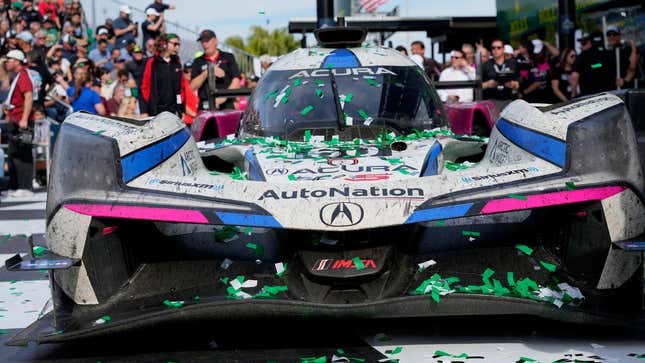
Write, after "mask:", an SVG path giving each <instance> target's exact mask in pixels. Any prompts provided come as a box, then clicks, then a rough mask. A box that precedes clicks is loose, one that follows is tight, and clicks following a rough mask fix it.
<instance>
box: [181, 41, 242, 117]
mask: <svg viewBox="0 0 645 363" xmlns="http://www.w3.org/2000/svg"><path fill="white" fill-rule="evenodd" d="M197 41H198V42H200V43H201V44H202V47H203V48H204V54H202V55H201V56H199V57H197V58H195V59H194V60H193V69H192V74H191V75H192V80H191V81H190V87H191V88H192V89H193V90H194V91H195V90H196V91H198V95H199V109H200V110H208V109H209V108H210V105H209V92H208V82H207V78H208V66H209V65H213V72H214V73H215V86H216V87H217V88H218V89H237V88H240V78H239V77H240V69H239V68H238V66H237V62H236V61H235V57H233V55H232V54H231V53H227V52H224V51H221V50H219V49H218V48H217V45H218V39H217V37H216V36H215V32H214V31H212V30H210V29H206V30H203V31H202V32H201V33H200V34H199V38H197ZM215 107H216V108H218V109H233V108H235V105H234V98H226V97H218V98H217V99H216V100H215Z"/></svg>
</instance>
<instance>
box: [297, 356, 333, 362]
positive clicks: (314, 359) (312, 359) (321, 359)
mask: <svg viewBox="0 0 645 363" xmlns="http://www.w3.org/2000/svg"><path fill="white" fill-rule="evenodd" d="M300 363H327V357H326V356H322V357H307V358H300Z"/></svg>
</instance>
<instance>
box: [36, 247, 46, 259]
mask: <svg viewBox="0 0 645 363" xmlns="http://www.w3.org/2000/svg"><path fill="white" fill-rule="evenodd" d="M33 251H34V256H36V257H41V256H42V255H43V254H44V253H45V252H47V248H45V247H43V246H36V247H34V248H33Z"/></svg>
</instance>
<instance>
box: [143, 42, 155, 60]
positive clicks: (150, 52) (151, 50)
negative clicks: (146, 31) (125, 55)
mask: <svg viewBox="0 0 645 363" xmlns="http://www.w3.org/2000/svg"><path fill="white" fill-rule="evenodd" d="M145 50H146V52H145V56H146V58H150V57H152V56H154V55H155V40H154V39H148V40H147V41H146V49H145Z"/></svg>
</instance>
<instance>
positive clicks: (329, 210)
mask: <svg viewBox="0 0 645 363" xmlns="http://www.w3.org/2000/svg"><path fill="white" fill-rule="evenodd" d="M362 220H363V207H361V206H360V205H358V204H356V203H349V202H339V203H329V204H326V205H325V206H324V207H322V208H321V209H320V221H321V222H323V223H324V224H326V225H328V226H330V227H349V226H354V225H356V224H359V223H360V222H361V221H362Z"/></svg>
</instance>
